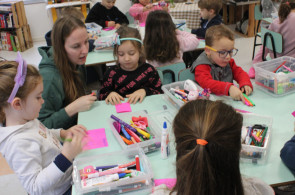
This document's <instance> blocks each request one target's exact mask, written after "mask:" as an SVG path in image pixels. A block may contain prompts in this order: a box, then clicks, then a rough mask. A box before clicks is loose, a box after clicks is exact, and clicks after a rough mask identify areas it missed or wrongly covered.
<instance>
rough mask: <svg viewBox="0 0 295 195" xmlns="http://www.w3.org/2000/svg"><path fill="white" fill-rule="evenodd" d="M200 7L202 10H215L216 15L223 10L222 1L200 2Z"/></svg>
mask: <svg viewBox="0 0 295 195" xmlns="http://www.w3.org/2000/svg"><path fill="white" fill-rule="evenodd" d="M198 7H199V8H201V9H206V10H208V11H209V10H210V9H213V10H214V13H215V14H218V13H219V12H220V10H221V8H222V1H221V0H199V2H198Z"/></svg>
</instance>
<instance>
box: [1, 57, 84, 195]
mask: <svg viewBox="0 0 295 195" xmlns="http://www.w3.org/2000/svg"><path fill="white" fill-rule="evenodd" d="M42 91H43V82H42V77H41V75H40V74H39V72H38V70H37V69H36V68H35V67H33V66H31V65H27V64H26V62H25V61H24V60H23V59H22V58H21V57H20V54H18V59H17V61H16V62H14V61H5V62H1V63H0V93H1V97H0V124H1V125H0V126H1V127H0V152H1V153H2V154H3V156H4V158H5V159H6V161H7V162H8V164H9V166H10V167H11V168H12V169H13V171H14V172H15V173H16V175H17V176H18V178H19V180H20V182H21V183H22V185H23V187H24V188H25V189H26V191H27V192H28V193H29V194H31V195H33V194H48V195H49V194H70V193H71V180H72V177H71V174H72V161H73V159H74V158H75V156H76V155H78V154H79V153H80V152H81V151H82V148H83V145H84V144H83V142H82V139H83V138H84V136H85V135H86V133H85V130H86V129H85V127H84V126H82V125H76V126H74V127H72V128H70V129H68V130H67V131H66V130H62V129H47V128H46V127H45V126H44V125H43V124H42V123H41V122H40V121H38V120H37V117H38V115H39V111H40V108H41V106H42V104H43V103H44V100H43V98H42V96H41V95H42ZM61 138H63V139H65V138H66V140H69V139H71V141H67V142H64V144H63V146H62V145H61V144H60V140H61Z"/></svg>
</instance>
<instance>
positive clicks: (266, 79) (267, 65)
mask: <svg viewBox="0 0 295 195" xmlns="http://www.w3.org/2000/svg"><path fill="white" fill-rule="evenodd" d="M281 65H284V66H286V67H287V68H289V69H291V70H292V71H295V58H292V57H286V56H284V57H280V58H276V59H273V60H270V61H265V62H261V63H257V64H254V65H253V66H254V68H255V83H256V85H258V87H259V88H261V89H262V90H263V91H266V92H268V93H269V94H271V95H273V96H282V95H286V94H289V93H293V92H295V72H290V71H288V70H287V69H286V68H284V66H281ZM279 66H281V68H282V69H283V70H284V71H285V72H289V73H288V74H285V73H283V72H280V73H274V71H275V70H276V69H277V68H278V67H279Z"/></svg>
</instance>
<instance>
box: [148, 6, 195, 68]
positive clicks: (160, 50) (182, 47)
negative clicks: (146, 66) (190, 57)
mask: <svg viewBox="0 0 295 195" xmlns="http://www.w3.org/2000/svg"><path fill="white" fill-rule="evenodd" d="M198 45H199V40H198V39H197V37H196V36H195V35H193V34H191V33H188V32H185V31H180V30H178V29H176V28H175V24H174V23H173V21H172V19H171V16H170V15H169V13H168V12H165V11H161V10H157V11H153V12H151V13H150V14H149V15H148V17H147V20H146V26H145V36H144V49H145V54H146V58H147V60H148V62H149V63H150V64H151V65H153V66H155V67H159V66H165V65H169V64H175V63H179V62H183V60H182V56H183V52H186V51H191V50H195V49H196V48H197V47H198Z"/></svg>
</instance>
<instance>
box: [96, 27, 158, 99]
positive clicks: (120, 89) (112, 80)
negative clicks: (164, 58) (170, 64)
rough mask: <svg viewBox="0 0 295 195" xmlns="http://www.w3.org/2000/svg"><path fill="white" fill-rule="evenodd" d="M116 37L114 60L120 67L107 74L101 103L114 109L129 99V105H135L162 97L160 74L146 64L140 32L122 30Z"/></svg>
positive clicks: (100, 95)
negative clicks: (146, 99) (150, 97)
mask: <svg viewBox="0 0 295 195" xmlns="http://www.w3.org/2000/svg"><path fill="white" fill-rule="evenodd" d="M117 33H118V35H119V39H118V41H119V43H117V44H116V45H115V48H114V56H116V57H117V61H118V62H117V63H118V65H117V66H115V67H114V68H111V69H109V70H107V72H106V73H105V75H104V79H103V84H102V88H101V89H100V92H99V93H98V94H99V100H105V101H106V103H107V104H108V103H111V104H113V105H114V104H119V103H121V100H124V97H126V98H128V102H129V103H134V104H135V103H136V102H137V101H139V102H142V100H143V99H144V97H145V96H148V95H153V94H159V93H161V92H162V90H161V85H162V84H161V80H160V77H159V75H158V72H157V71H156V69H155V68H154V67H153V66H151V65H150V64H147V63H146V62H145V58H144V54H143V48H142V41H141V37H140V34H139V31H138V30H137V29H135V28H130V27H127V26H121V27H120V28H119V29H118V30H117Z"/></svg>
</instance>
